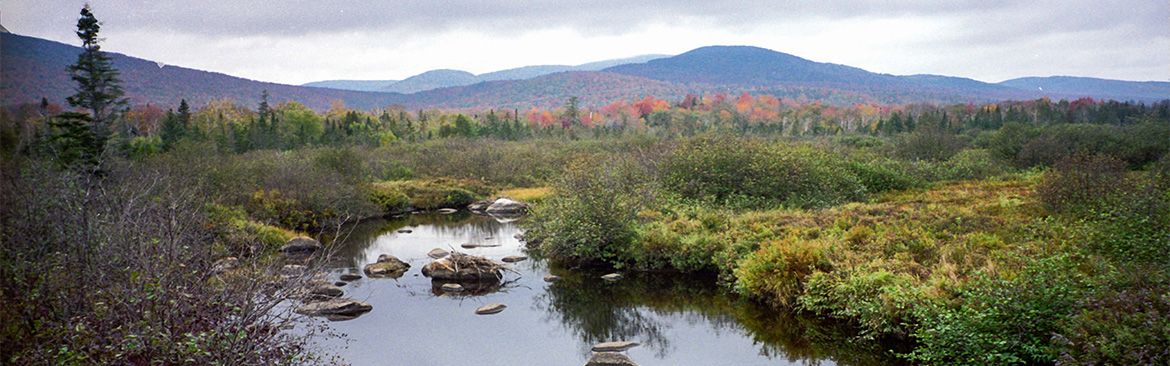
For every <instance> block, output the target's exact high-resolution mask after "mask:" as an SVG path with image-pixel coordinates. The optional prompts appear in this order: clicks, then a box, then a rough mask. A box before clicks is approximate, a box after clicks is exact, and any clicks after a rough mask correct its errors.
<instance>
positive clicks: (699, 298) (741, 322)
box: [534, 268, 905, 365]
mask: <svg viewBox="0 0 1170 366" xmlns="http://www.w3.org/2000/svg"><path fill="white" fill-rule="evenodd" d="M552 271H553V272H554V273H555V274H557V275H558V276H561V277H562V278H563V279H562V280H561V281H559V282H557V283H554V284H552V285H550V286H549V287H548V289H547V291H546V292H544V293H542V294H540V295H537V296H536V299H534V300H535V301H534V304H536V307H538V308H540V309H541V310H543V311H544V312H545V313H546V316H545V321H546V322H554V321H555V322H558V323H560V325H561V327H562V328H564V329H565V330H567V331H568V332H569V333H572V334H573V335H574V336H575V337H577V338H578V339H580V340H581V342H582V345H583V347H582V350H581V351H582V353H583V354H587V353H589V352H590V351H589V347H591V346H592V345H594V344H597V343H601V342H610V341H636V342H639V343H642V347H649V348H651V349H653V352H654V355H655V357H657V358H660V359H663V358H667V357H669V356H670V354H671V353H672V352H674V348H673V346H672V344H671V339H670V338H669V336H668V332H669V330H670V329H671V327H672V324H677V322H680V321H682V322H686V323H688V324H700V323H706V324H708V326H709V327H710V328H711V329H713V330H714V331H715V332H718V333H722V332H733V333H736V334H742V335H746V336H749V337H751V338H752V340H753V342H754V343H755V344H756V345H757V346H758V347H759V348H760V349H759V354H760V355H761V356H764V357H766V358H768V359H786V360H788V361H789V362H796V363H802V364H808V365H817V364H821V363H822V362H824V361H828V360H832V361H829V362H830V363H836V364H839V365H897V364H901V362H900V361H899V360H898V359H896V358H895V357H894V355H893V353H892V352H890V351H887V349H888V348H887V346H888V345H886V344H882V343H879V342H874V341H867V340H862V339H860V338H858V337H857V334H856V332H855V331H854V327H851V326H850V325H849V324H843V323H841V322H834V321H828V320H824V319H818V318H814V317H809V316H802V315H800V314H795V313H792V312H788V311H780V310H777V309H773V308H771V307H768V306H765V305H761V304H758V303H755V302H752V301H748V300H746V299H743V298H740V297H739V296H735V295H734V294H731V293H729V292H728V291H726V290H725V289H724V288H722V287H720V286H719V285H718V284H717V283H716V278H715V277H714V276H709V275H685V274H677V273H628V274H627V275H626V277H625V278H623V279H622V280H620V281H618V282H605V281H604V280H601V279H600V278H599V277H600V276H601V275H602V274H604V272H595V271H578V270H574V271H572V272H570V271H567V270H564V269H559V268H552ZM901 351H902V352H904V351H905V350H901Z"/></svg>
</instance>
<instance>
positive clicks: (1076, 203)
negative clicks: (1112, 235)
mask: <svg viewBox="0 0 1170 366" xmlns="http://www.w3.org/2000/svg"><path fill="white" fill-rule="evenodd" d="M1131 187H1132V183H1131V182H1130V181H1129V179H1127V178H1126V174H1125V164H1124V163H1122V162H1121V161H1120V160H1117V159H1114V158H1112V157H1109V156H1104V155H1094V156H1087V155H1079V156H1076V157H1071V158H1067V159H1064V160H1062V161H1061V162H1060V163H1059V164H1057V165H1056V166H1055V167H1054V168H1053V170H1052V171H1050V172H1048V173H1045V174H1044V176H1043V177H1042V178H1041V179H1040V181H1039V182H1037V183H1036V195H1037V196H1038V197H1039V198H1040V203H1041V204H1043V205H1044V208H1045V209H1047V210H1048V212H1052V213H1059V214H1061V215H1065V216H1070V217H1085V216H1088V215H1092V214H1093V213H1094V212H1103V211H1105V210H1108V209H1109V208H1110V207H1113V206H1115V205H1116V203H1117V199H1118V198H1120V194H1119V193H1120V192H1124V191H1128V190H1130V189H1132V188H1131Z"/></svg>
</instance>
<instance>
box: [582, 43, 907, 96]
mask: <svg viewBox="0 0 1170 366" xmlns="http://www.w3.org/2000/svg"><path fill="white" fill-rule="evenodd" d="M605 71H609V72H614V73H618V74H625V75H632V76H641V77H644V78H649V79H654V80H663V81H670V82H676V83H702V84H716V85H738V86H761V85H776V84H826V83H840V84H850V83H864V84H872V83H894V82H897V78H895V77H894V76H892V75H885V74H875V73H871V72H868V71H865V70H862V69H858V68H855V67H849V66H844V65H837V64H829V63H820V62H813V61H809V60H806V59H803V58H800V57H796V56H793V55H789V54H787V53H781V52H776V51H772V50H769V49H765V48H760V47H751V46H708V47H701V48H697V49H694V50H692V51H689V52H687V53H683V54H681V55H678V56H674V57H667V58H661V59H656V60H651V61H649V62H646V63H641V64H627V65H619V66H614V67H610V68H607V69H605Z"/></svg>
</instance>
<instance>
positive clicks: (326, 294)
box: [309, 284, 345, 299]
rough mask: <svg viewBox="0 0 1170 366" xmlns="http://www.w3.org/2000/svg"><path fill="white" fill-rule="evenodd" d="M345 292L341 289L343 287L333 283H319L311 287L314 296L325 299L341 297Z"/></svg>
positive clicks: (310, 293)
mask: <svg viewBox="0 0 1170 366" xmlns="http://www.w3.org/2000/svg"><path fill="white" fill-rule="evenodd" d="M344 294H345V292H344V291H342V290H341V287H337V286H334V285H332V284H318V285H314V286H312V287H311V288H309V295H310V296H312V297H314V298H321V299H324V298H332V297H341V295H344Z"/></svg>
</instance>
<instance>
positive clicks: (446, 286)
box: [439, 283, 463, 292]
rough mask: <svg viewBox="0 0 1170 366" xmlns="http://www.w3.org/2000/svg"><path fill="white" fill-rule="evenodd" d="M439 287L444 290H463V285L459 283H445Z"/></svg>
mask: <svg viewBox="0 0 1170 366" xmlns="http://www.w3.org/2000/svg"><path fill="white" fill-rule="evenodd" d="M439 288H440V289H442V290H443V291H444V292H463V285H460V284H458V283H444V284H443V286H442V287H439Z"/></svg>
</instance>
